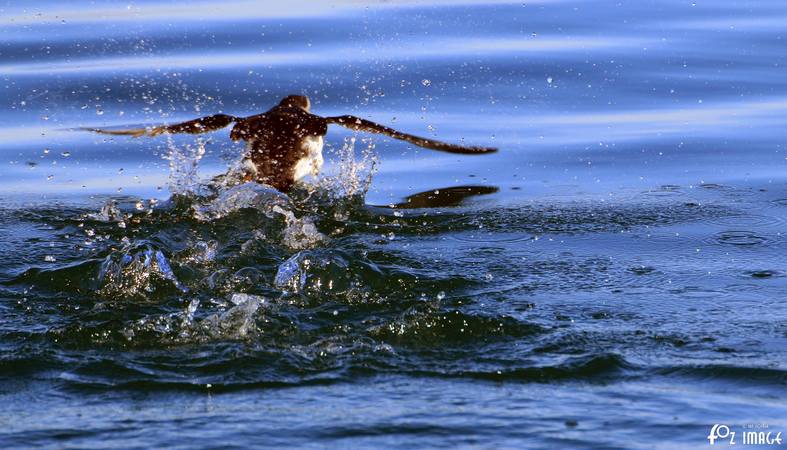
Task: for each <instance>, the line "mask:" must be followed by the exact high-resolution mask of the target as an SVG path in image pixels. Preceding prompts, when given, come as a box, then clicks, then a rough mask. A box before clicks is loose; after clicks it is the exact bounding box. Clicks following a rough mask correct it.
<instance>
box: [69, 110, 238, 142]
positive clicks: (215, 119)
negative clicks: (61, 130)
mask: <svg viewBox="0 0 787 450" xmlns="http://www.w3.org/2000/svg"><path fill="white" fill-rule="evenodd" d="M238 120H240V119H239V118H237V117H234V116H229V115H226V114H215V115H213V116H208V117H201V118H199V119H194V120H189V121H188V122H182V123H176V124H174V125H160V126H155V127H151V128H132V129H128V130H106V129H103V128H81V129H82V130H86V131H93V132H95V133H101V134H110V135H113V136H133V137H140V136H158V135H160V134H164V133H190V134H199V133H208V132H210V131H215V130H219V129H221V128H224V127H226V126H227V125H229V124H231V123H233V122H236V121H238Z"/></svg>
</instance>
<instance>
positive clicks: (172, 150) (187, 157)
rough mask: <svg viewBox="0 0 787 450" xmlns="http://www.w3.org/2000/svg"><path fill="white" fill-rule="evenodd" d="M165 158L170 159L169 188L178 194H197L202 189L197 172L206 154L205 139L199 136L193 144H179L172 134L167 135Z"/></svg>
mask: <svg viewBox="0 0 787 450" xmlns="http://www.w3.org/2000/svg"><path fill="white" fill-rule="evenodd" d="M167 149H168V150H169V151H168V153H167V156H166V158H165V159H167V160H168V161H169V190H170V192H172V194H176V195H178V194H179V195H189V194H196V193H198V192H199V190H200V187H201V186H200V181H199V176H198V174H197V169H198V166H199V162H200V161H201V160H202V157H203V156H205V141H204V140H203V139H201V138H197V139H196V141H195V142H194V143H193V144H186V145H184V146H182V147H181V146H178V145H177V144H175V141H174V139H173V138H172V137H171V136H168V137H167Z"/></svg>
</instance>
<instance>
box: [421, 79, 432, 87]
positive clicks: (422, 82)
mask: <svg viewBox="0 0 787 450" xmlns="http://www.w3.org/2000/svg"><path fill="white" fill-rule="evenodd" d="M421 84H423V85H424V86H425V87H429V86H430V85H431V84H432V81H431V80H428V79H426V78H424V79H423V80H421Z"/></svg>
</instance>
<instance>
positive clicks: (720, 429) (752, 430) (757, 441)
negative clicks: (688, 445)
mask: <svg viewBox="0 0 787 450" xmlns="http://www.w3.org/2000/svg"><path fill="white" fill-rule="evenodd" d="M707 439H708V442H709V443H710V445H716V441H717V440H718V443H719V444H727V445H737V444H743V445H774V444H776V445H781V444H782V432H781V431H778V432H775V431H770V430H768V424H747V425H744V426H743V431H741V432H740V433H738V432H736V431H732V430H731V429H730V427H729V425H725V424H723V423H717V424H714V425H713V426H712V427H711V429H710V433H708V438H707Z"/></svg>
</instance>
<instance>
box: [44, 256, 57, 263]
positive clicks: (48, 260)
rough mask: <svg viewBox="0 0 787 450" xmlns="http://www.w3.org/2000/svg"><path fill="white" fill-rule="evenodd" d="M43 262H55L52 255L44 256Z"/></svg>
mask: <svg viewBox="0 0 787 450" xmlns="http://www.w3.org/2000/svg"><path fill="white" fill-rule="evenodd" d="M44 261H46V262H55V261H57V260H56V259H55V257H54V256H52V255H46V256H44Z"/></svg>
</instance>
